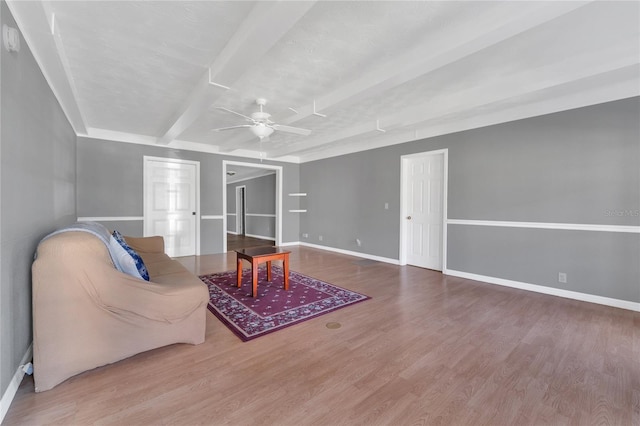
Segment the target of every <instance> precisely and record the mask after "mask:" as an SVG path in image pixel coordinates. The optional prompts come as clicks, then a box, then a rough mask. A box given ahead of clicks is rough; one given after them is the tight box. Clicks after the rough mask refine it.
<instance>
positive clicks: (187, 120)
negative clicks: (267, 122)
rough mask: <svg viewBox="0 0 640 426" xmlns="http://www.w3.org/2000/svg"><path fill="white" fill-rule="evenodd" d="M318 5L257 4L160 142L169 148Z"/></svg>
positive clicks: (202, 78)
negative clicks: (170, 144)
mask: <svg viewBox="0 0 640 426" xmlns="http://www.w3.org/2000/svg"><path fill="white" fill-rule="evenodd" d="M314 4H315V1H296V2H290V1H268V2H262V1H261V2H257V4H256V5H255V6H254V8H253V9H252V10H251V12H250V13H249V15H248V16H247V17H246V18H245V20H244V21H243V22H242V24H241V25H240V27H239V28H238V30H237V31H236V32H235V34H234V35H233V36H232V37H231V39H230V40H229V42H228V43H227V45H226V46H225V48H224V49H223V50H222V52H221V53H220V54H219V55H218V56H217V57H216V59H215V61H214V62H213V63H212V64H211V66H210V67H209V69H208V70H207V71H206V72H205V73H204V74H203V76H202V77H201V78H200V80H199V81H198V83H197V84H196V86H195V87H194V88H193V90H192V92H191V94H190V95H189V96H188V97H187V99H186V101H185V103H184V104H183V105H182V107H181V108H180V109H179V110H178V111H177V112H176V114H175V118H174V119H173V120H172V123H171V124H170V125H169V126H168V127H167V128H166V130H165V131H164V132H163V133H162V136H160V137H159V138H158V143H159V144H163V145H166V144H168V143H170V142H171V141H172V140H174V139H176V138H177V137H178V136H179V135H180V134H182V133H183V132H184V131H185V130H186V129H187V128H189V126H191V124H193V122H194V121H195V120H196V119H197V118H198V117H200V115H202V114H203V113H204V112H205V111H206V110H207V108H208V107H209V106H210V105H211V104H213V103H214V102H215V101H216V100H217V99H218V98H219V97H220V96H221V95H222V93H224V91H225V90H226V89H228V88H230V87H232V86H233V84H234V83H235V82H236V81H237V80H238V79H239V78H240V77H241V76H242V75H243V74H244V73H245V72H246V71H247V70H249V69H251V68H252V67H253V66H254V65H255V64H256V63H257V62H258V61H259V60H260V59H261V58H262V57H263V56H264V55H265V54H266V53H267V52H268V51H269V50H270V49H271V48H272V47H273V46H274V45H275V44H276V43H277V42H278V41H279V40H280V39H281V38H282V37H283V36H284V35H285V34H286V33H287V32H288V31H289V30H290V29H291V28H292V27H293V26H294V25H295V24H296V23H297V22H298V20H300V18H302V17H303V16H304V15H305V14H306V13H307V12H308V11H309V9H311V8H312V7H313V6H314Z"/></svg>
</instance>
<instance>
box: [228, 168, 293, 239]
mask: <svg viewBox="0 0 640 426" xmlns="http://www.w3.org/2000/svg"><path fill="white" fill-rule="evenodd" d="M239 186H244V187H246V189H245V198H246V202H247V205H246V213H247V217H246V222H245V226H246V229H245V234H248V235H251V236H256V237H264V238H273V239H275V236H276V229H275V217H265V216H252V215H253V214H260V215H274V216H275V214H276V175H275V174H271V175H267V176H261V177H258V178H254V179H247V180H243V181H240V182H236V183H230V184H227V213H237V212H236V188H237V187H239ZM285 197H288V195H287V194H283V198H285ZM237 219H238V216H237V215H236V216H231V215H227V220H228V222H227V230H228V231H231V232H236V220H237Z"/></svg>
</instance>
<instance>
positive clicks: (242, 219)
mask: <svg viewBox="0 0 640 426" xmlns="http://www.w3.org/2000/svg"><path fill="white" fill-rule="evenodd" d="M242 189H244V191H242ZM239 194H242V200H241V199H240V197H239ZM243 206H244V208H242V207H243ZM241 210H242V214H241V213H240V211H241ZM238 223H241V224H243V225H242V234H243V235H246V233H247V230H246V229H245V228H246V227H247V185H238V186H236V234H238V235H240V232H239V231H238Z"/></svg>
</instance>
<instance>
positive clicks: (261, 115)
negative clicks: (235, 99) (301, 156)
mask: <svg viewBox="0 0 640 426" xmlns="http://www.w3.org/2000/svg"><path fill="white" fill-rule="evenodd" d="M256 104H258V106H259V107H260V111H256V112H254V113H252V114H251V117H248V116H246V115H244V114H240V113H239V112H236V111H232V110H230V109H227V108H224V107H216V108H217V109H219V110H222V111H226V112H230V113H231V114H235V115H238V116H240V117H242V118H244V119H245V120H247V121H249V122H250V123H251V124H240V125H238V126H231V127H220V128H218V129H213V130H214V131H216V132H220V131H222V130H231V129H240V128H242V127H246V128H248V129H249V130H251V132H252V133H253V134H254V135H256V136H257V137H258V138H259V139H260V141H261V142H262V141H263V140H268V138H269V136H271V134H272V133H273V132H274V131H276V130H278V131H282V132H288V133H295V134H296V135H303V136H309V135H310V134H311V130H308V129H301V128H299V127H291V126H285V125H282V124H276V123H274V122H273V121H271V120H270V119H269V117H271V114H269V113H266V112H264V111H263V110H262V107H263V106H265V105H266V104H267V100H266V99H264V98H258V99H256Z"/></svg>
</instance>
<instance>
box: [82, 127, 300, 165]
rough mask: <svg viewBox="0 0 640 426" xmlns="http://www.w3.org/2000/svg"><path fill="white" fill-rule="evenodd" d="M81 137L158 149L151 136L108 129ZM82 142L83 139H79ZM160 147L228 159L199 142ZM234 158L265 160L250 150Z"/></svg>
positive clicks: (288, 159) (294, 159)
mask: <svg viewBox="0 0 640 426" xmlns="http://www.w3.org/2000/svg"><path fill="white" fill-rule="evenodd" d="M78 136H82V137H84V138H87V139H96V140H105V141H112V142H123V143H132V144H137V145H147V146H153V147H159V145H158V139H157V138H155V137H153V136H145V135H138V134H134V133H126V132H118V131H114V130H108V129H98V128H95V127H90V128H88V129H87V132H86V133H85V134H83V135H78ZM80 140H83V139H80ZM160 147H164V148H174V149H182V150H186V151H195V152H202V153H207V154H218V155H224V156H225V157H229V154H225V153H221V152H220V150H219V149H218V147H216V146H213V145H208V144H205V143H199V142H189V141H185V140H180V139H175V140H173V141H171V142H170V143H168V144H166V145H162V146H160ZM234 156H237V157H242V158H253V159H257V160H265V159H266V158H265V157H264V153H260V152H257V151H252V150H240V151H238V152H237V153H234ZM278 161H279V162H283V163H295V164H298V163H300V157H297V156H293V155H285V156H282V157H280V158H278Z"/></svg>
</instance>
